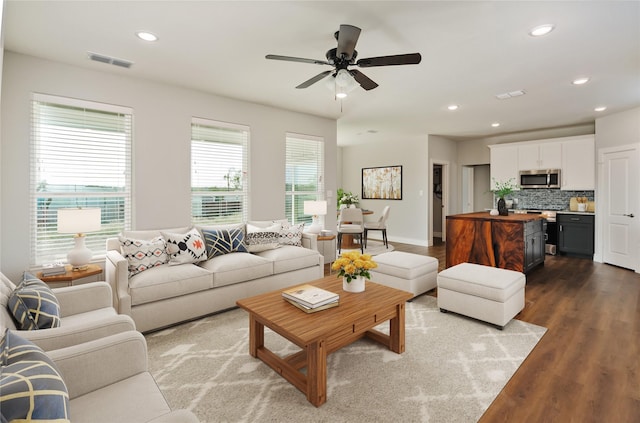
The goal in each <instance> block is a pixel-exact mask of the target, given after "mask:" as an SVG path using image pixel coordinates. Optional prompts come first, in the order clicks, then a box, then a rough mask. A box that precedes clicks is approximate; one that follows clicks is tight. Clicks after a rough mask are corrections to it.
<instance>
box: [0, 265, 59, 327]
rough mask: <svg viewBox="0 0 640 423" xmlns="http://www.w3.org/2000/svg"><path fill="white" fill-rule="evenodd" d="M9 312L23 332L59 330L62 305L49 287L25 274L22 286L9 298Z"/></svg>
mask: <svg viewBox="0 0 640 423" xmlns="http://www.w3.org/2000/svg"><path fill="white" fill-rule="evenodd" d="M8 307H9V310H10V311H11V314H13V317H14V318H15V320H16V323H17V324H16V326H17V327H18V329H21V330H33V329H47V328H57V327H59V326H60V305H59V304H58V299H57V298H56V296H55V295H54V294H53V291H52V290H51V288H49V286H48V285H47V284H46V283H44V282H42V281H41V280H40V279H38V278H36V277H35V276H33V275H32V274H30V273H28V272H25V273H24V277H23V280H22V282H21V283H20V285H18V286H17V287H16V289H15V290H14V291H13V292H12V293H11V295H10V296H9V302H8Z"/></svg>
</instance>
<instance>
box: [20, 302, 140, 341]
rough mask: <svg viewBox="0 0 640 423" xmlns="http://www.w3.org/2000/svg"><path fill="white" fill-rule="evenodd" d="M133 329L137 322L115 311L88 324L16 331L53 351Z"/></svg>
mask: <svg viewBox="0 0 640 423" xmlns="http://www.w3.org/2000/svg"><path fill="white" fill-rule="evenodd" d="M132 330H136V324H135V322H134V321H133V319H132V318H131V317H129V316H125V315H124V314H115V311H114V312H113V315H112V316H108V317H105V318H101V319H99V320H98V321H90V322H87V323H86V324H74V325H68V326H64V324H63V326H60V327H57V328H51V329H38V330H21V331H15V332H16V333H17V334H18V335H20V336H21V337H23V338H25V339H28V340H29V341H31V342H33V343H34V344H36V345H37V346H39V347H40V348H42V349H43V350H44V351H52V350H58V349H61V348H66V347H69V346H72V345H77V344H82V343H85V342H89V341H93V340H95V339H100V338H105V337H107V336H111V335H115V334H117V333H121V332H128V331H132Z"/></svg>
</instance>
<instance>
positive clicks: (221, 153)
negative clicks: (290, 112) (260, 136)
mask: <svg viewBox="0 0 640 423" xmlns="http://www.w3.org/2000/svg"><path fill="white" fill-rule="evenodd" d="M248 144H249V128H248V127H246V126H241V125H234V124H229V123H223V122H215V121H210V120H204V119H197V118H194V119H193V121H192V123H191V220H192V223H193V224H214V223H216V224H217V223H239V222H244V221H246V220H247V215H248V209H249V205H248V198H249V187H248V183H247V167H248V165H247V163H248V157H247V150H248Z"/></svg>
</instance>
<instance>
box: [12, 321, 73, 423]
mask: <svg viewBox="0 0 640 423" xmlns="http://www.w3.org/2000/svg"><path fill="white" fill-rule="evenodd" d="M0 352H1V353H0V357H1V358H0V367H2V372H0V373H1V375H0V392H2V407H0V412H1V414H2V421H3V422H5V421H7V422H11V421H47V422H54V421H55V422H60V423H62V422H69V421H70V420H69V393H68V390H67V387H66V385H65V383H64V381H63V380H62V377H61V376H60V372H59V371H58V369H57V367H56V366H55V364H54V363H53V361H52V360H51V359H50V358H49V357H48V356H47V355H46V354H45V353H44V351H42V349H40V347H38V346H36V345H35V344H33V343H32V342H30V341H27V340H26V339H24V338H22V337H21V336H19V335H17V334H15V333H14V332H12V331H10V330H6V331H5V332H4V336H3V338H2V340H1V341H0Z"/></svg>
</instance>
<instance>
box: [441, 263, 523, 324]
mask: <svg viewBox="0 0 640 423" xmlns="http://www.w3.org/2000/svg"><path fill="white" fill-rule="evenodd" d="M525 283H526V278H525V275H524V273H520V272H516V271H513V270H507V269H499V268H496V267H490V266H482V265H480V264H472V263H460V264H458V265H456V266H453V267H450V268H448V269H445V270H443V271H442V272H440V273H439V274H438V307H440V311H442V312H447V311H453V312H455V313H458V314H462V315H465V316H469V317H473V318H474V319H478V320H482V321H485V322H489V323H492V324H494V325H496V326H498V327H499V328H500V329H502V328H503V327H504V326H505V325H506V324H507V323H509V321H510V320H511V319H513V318H514V317H515V315H516V314H518V313H520V311H522V309H523V308H524V285H525Z"/></svg>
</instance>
